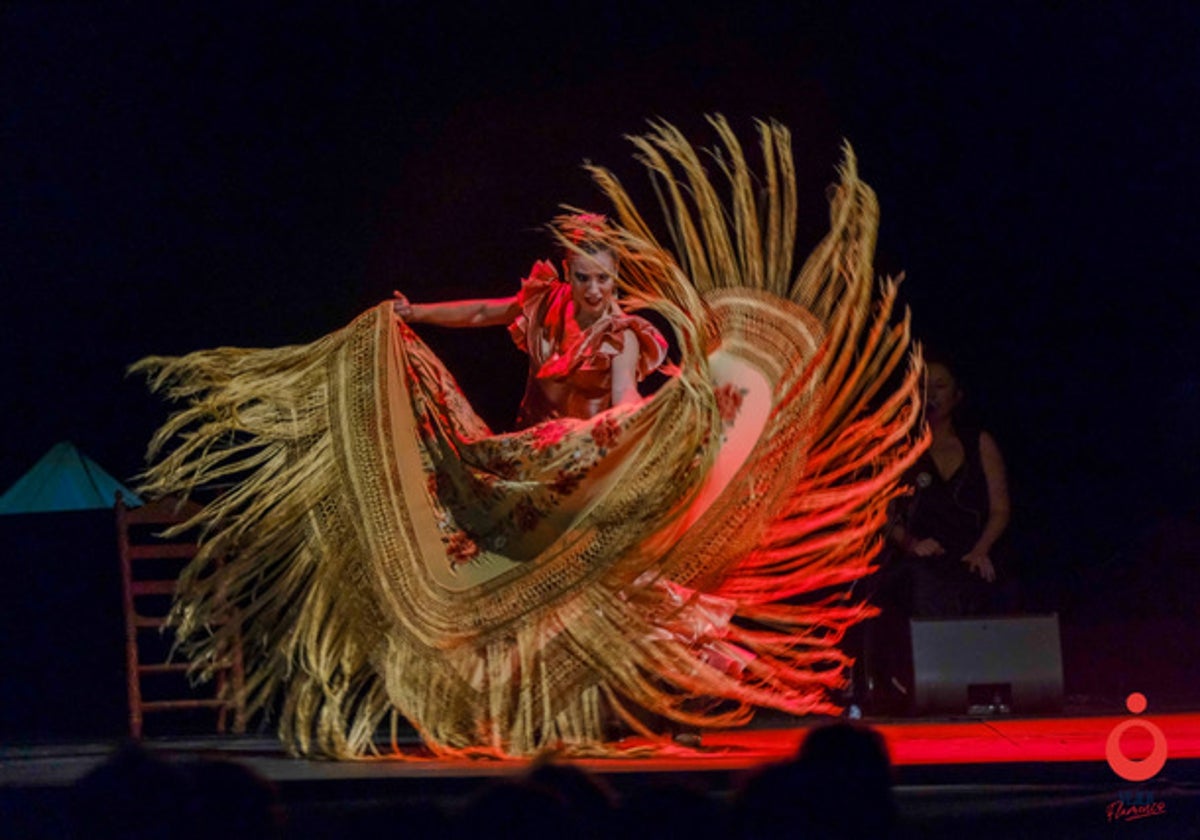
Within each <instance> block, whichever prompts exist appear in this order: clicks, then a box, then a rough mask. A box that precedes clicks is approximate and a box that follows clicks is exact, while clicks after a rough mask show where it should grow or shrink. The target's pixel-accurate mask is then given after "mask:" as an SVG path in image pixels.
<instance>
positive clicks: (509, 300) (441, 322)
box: [392, 291, 521, 327]
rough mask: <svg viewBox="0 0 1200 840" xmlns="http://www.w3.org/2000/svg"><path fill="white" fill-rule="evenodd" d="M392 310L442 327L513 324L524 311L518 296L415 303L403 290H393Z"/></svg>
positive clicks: (410, 319) (414, 320)
mask: <svg viewBox="0 0 1200 840" xmlns="http://www.w3.org/2000/svg"><path fill="white" fill-rule="evenodd" d="M392 298H393V300H392V310H393V311H394V312H395V313H396V314H397V315H399V316H400V317H401V318H403V319H404V320H405V321H406V322H407V323H410V324H434V325H435V326H439V327H499V326H505V325H507V324H511V323H512V322H513V319H515V318H516V317H517V315H518V314H520V311H521V308H520V306H519V305H518V304H517V296H516V295H513V296H512V297H505V298H481V299H479V300H451V301H443V302H441V303H412V302H410V301H409V299H408V298H407V297H405V296H404V295H403V294H401V293H400V292H396V291H394V292H392Z"/></svg>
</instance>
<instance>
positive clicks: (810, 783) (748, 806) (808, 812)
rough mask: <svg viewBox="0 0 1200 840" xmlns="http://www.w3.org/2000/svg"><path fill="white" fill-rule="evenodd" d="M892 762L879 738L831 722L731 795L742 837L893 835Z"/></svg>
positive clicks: (870, 839) (824, 839) (875, 838)
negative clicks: (734, 797) (791, 754)
mask: <svg viewBox="0 0 1200 840" xmlns="http://www.w3.org/2000/svg"><path fill="white" fill-rule="evenodd" d="M891 786H892V779H891V762H890V760H889V758H888V753H887V747H886V745H885V744H884V741H883V737H882V736H881V735H880V734H879V733H878V732H877V731H875V730H874V729H871V728H869V727H866V726H861V725H856V724H851V723H846V722H837V723H831V724H827V725H824V726H820V727H817V728H815V729H813V730H812V731H810V732H809V733H808V735H807V736H806V737H805V739H804V742H803V744H802V745H801V747H800V750H799V751H798V753H797V755H796V757H795V758H794V759H792V760H791V761H787V762H783V763H780V764H773V765H768V766H766V767H764V768H762V769H761V770H760V772H759V773H757V774H756V775H754V776H752V777H751V778H750V779H749V780H748V781H747V782H746V784H745V785H744V786H743V787H742V789H741V790H740V791H739V793H738V797H737V824H738V826H739V833H740V836H741V837H742V838H747V840H748V839H749V838H754V840H764V838H774V837H780V838H782V837H804V838H821V840H832V838H843V839H847V838H848V839H849V840H858V838H862V840H881V838H889V837H893V836H895V832H896V826H897V818H896V806H895V802H894V800H893V798H892V787H891Z"/></svg>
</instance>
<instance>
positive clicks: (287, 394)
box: [134, 117, 923, 758]
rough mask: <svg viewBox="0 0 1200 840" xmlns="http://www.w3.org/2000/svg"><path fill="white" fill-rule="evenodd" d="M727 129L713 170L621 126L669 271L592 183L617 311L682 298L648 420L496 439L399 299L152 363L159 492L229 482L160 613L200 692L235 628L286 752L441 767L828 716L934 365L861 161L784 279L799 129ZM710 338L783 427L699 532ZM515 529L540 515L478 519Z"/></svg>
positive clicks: (710, 445)
mask: <svg viewBox="0 0 1200 840" xmlns="http://www.w3.org/2000/svg"><path fill="white" fill-rule="evenodd" d="M712 125H713V126H714V128H715V130H716V132H717V135H718V137H719V138H720V140H721V143H722V146H721V147H720V148H719V149H717V150H713V152H712V160H713V161H715V166H716V169H717V171H718V172H719V174H720V178H721V180H720V181H719V182H716V181H714V180H713V179H712V178H711V177H710V175H709V173H708V172H707V170H706V169H705V166H704V163H703V160H702V157H701V155H700V153H698V152H697V151H696V150H695V149H694V148H693V147H692V146H691V145H690V144H689V143H688V142H687V141H686V139H685V138H684V137H683V136H682V134H681V133H680V132H679V131H678V130H677V129H675V128H674V127H673V126H671V125H669V124H667V123H663V122H658V123H653V124H652V125H651V128H650V131H649V132H648V133H647V134H646V135H644V136H640V137H634V138H631V139H632V141H633V143H634V145H635V147H636V149H637V155H638V159H639V160H641V162H642V163H643V165H644V166H645V167H646V169H647V171H648V172H649V173H650V174H651V177H652V180H653V183H654V185H655V189H656V191H657V194H658V195H659V198H660V201H661V203H662V207H663V210H664V215H665V216H666V220H667V227H668V230H669V235H670V237H671V240H672V242H673V243H674V255H672V253H671V252H669V251H668V250H667V249H666V248H664V247H663V246H661V245H660V244H659V243H658V242H657V240H656V239H655V237H654V235H653V233H652V231H651V229H650V227H649V225H647V224H646V222H645V220H644V219H643V217H642V216H641V214H640V213H639V211H638V209H637V208H636V206H635V205H634V203H633V201H632V200H631V199H630V197H629V195H628V194H627V193H626V192H625V190H624V189H623V188H622V187H621V185H620V183H619V181H618V180H617V179H616V177H615V176H613V175H612V174H611V173H610V172H608V171H607V170H604V169H601V168H596V167H593V168H592V169H591V172H592V174H593V176H594V178H595V180H596V182H597V184H598V185H599V187H600V188H601V190H602V191H603V192H604V193H605V194H606V195H607V196H608V198H609V199H610V200H611V201H612V204H613V205H614V207H615V208H616V215H617V218H618V219H619V222H620V227H619V228H617V229H614V230H613V231H612V232H611V244H612V246H613V248H614V249H615V250H617V251H618V253H619V254H620V258H621V263H622V269H623V276H622V278H621V284H622V288H623V290H624V291H625V293H626V295H627V299H628V300H629V301H630V305H633V306H648V307H652V308H655V309H657V310H658V311H660V312H661V313H663V315H664V317H666V318H667V320H668V321H669V322H670V324H671V326H672V328H673V329H674V330H675V332H676V335H677V338H678V342H679V345H680V347H681V351H682V359H681V364H680V368H681V371H680V375H679V376H678V377H676V378H674V379H672V380H671V381H670V382H669V383H668V384H667V385H665V386H664V387H663V388H662V389H661V390H660V391H659V393H658V394H657V395H656V396H655V397H654V398H653V399H650V400H647V401H646V402H644V403H643V404H642V405H640V406H638V407H636V408H633V409H625V408H622V409H619V410H615V411H614V412H607V413H605V414H603V415H601V416H599V417H597V418H593V419H592V420H590V421H571V422H568V423H565V424H560V426H559V427H555V429H553V431H554V434H555V435H561V438H557V437H556V438H554V440H552V441H550V442H547V439H546V438H545V437H539V435H545V434H547V433H548V431H550V430H547V429H540V428H539V427H535V428H534V429H532V430H526V431H524V432H520V433H514V434H510V435H493V434H492V433H491V432H490V430H488V429H487V427H486V426H485V425H484V424H483V422H482V421H481V420H480V419H479V418H478V417H477V416H476V415H475V414H474V413H473V412H472V411H471V410H470V407H469V405H467V404H466V402H465V400H464V399H463V398H462V397H461V394H459V393H458V390H457V386H456V385H455V383H454V381H453V378H452V377H451V376H450V374H449V373H448V372H447V371H446V370H445V369H444V367H442V366H441V364H440V362H439V361H438V360H437V359H436V358H435V357H434V356H433V354H432V353H431V352H430V351H429V350H428V348H426V347H425V346H424V345H423V344H422V343H421V342H420V340H419V339H417V338H416V336H415V335H413V334H412V332H411V331H410V330H408V329H407V327H405V326H404V325H402V324H399V323H397V322H396V320H395V319H394V317H393V316H392V314H391V310H390V304H387V303H385V304H383V305H381V306H380V307H377V308H376V309H374V310H372V311H370V312H367V313H364V314H363V315H362V316H360V317H359V318H358V319H357V320H355V321H354V322H353V323H351V324H350V325H349V326H347V327H345V328H344V329H342V330H340V331H338V332H336V333H334V334H332V335H330V336H327V337H325V338H323V339H320V340H319V341H317V342H314V343H312V344H310V345H306V346H298V347H285V348H279V349H264V350H243V349H233V348H221V349H216V350H209V351H201V352H198V353H192V354H189V355H187V356H184V357H181V358H160V357H155V358H150V359H145V360H143V361H141V362H139V363H138V364H137V365H135V366H134V370H136V371H139V372H143V373H145V374H147V375H148V376H149V378H150V384H151V387H152V388H153V389H155V390H157V391H161V392H163V393H165V394H166V395H167V396H168V397H169V398H171V399H173V400H176V401H179V402H182V403H183V404H184V407H183V408H182V409H181V410H180V411H179V412H178V413H176V414H175V415H174V416H173V417H171V418H170V420H168V422H167V423H166V424H165V425H164V426H163V428H162V429H161V430H159V432H158V433H157V434H156V435H155V438H154V440H153V441H152V444H151V457H152V458H154V457H158V460H157V461H155V462H154V463H153V465H152V466H150V467H149V468H148V469H147V471H146V473H145V475H144V482H143V487H142V489H143V490H144V491H145V492H147V493H149V494H151V495H156V494H166V493H185V494H186V493H187V492H190V491H193V490H195V489H197V488H200V487H203V486H205V485H207V484H211V483H213V482H218V481H228V480H231V479H233V480H236V483H235V484H234V486H233V489H231V490H229V491H227V492H225V493H223V494H222V495H220V496H219V497H218V498H217V499H216V500H215V501H213V502H211V503H209V504H208V505H206V506H205V508H204V509H203V511H202V512H201V513H199V514H198V515H197V516H196V518H195V519H194V520H193V521H192V522H191V523H188V525H186V526H183V527H192V528H197V529H199V532H200V533H201V535H202V549H201V552H200V555H199V556H198V557H197V560H196V561H195V562H194V563H193V564H192V565H191V566H190V567H189V568H188V569H187V571H186V572H185V575H184V577H183V579H182V580H181V587H180V596H179V599H178V601H177V603H176V606H175V610H174V613H173V620H174V622H175V624H176V627H177V630H178V633H179V636H180V638H181V639H183V642H182V648H183V650H184V652H185V653H186V654H187V655H188V656H190V657H191V658H192V660H193V663H194V669H195V673H196V674H197V675H199V676H201V677H202V676H204V675H205V674H206V673H207V672H209V671H211V667H212V663H214V662H218V661H221V660H223V659H224V658H225V656H226V654H228V653H229V651H230V648H231V646H232V645H234V644H237V639H238V637H239V636H240V637H241V639H242V640H243V644H244V645H245V651H244V658H245V661H246V664H247V675H248V682H247V689H246V690H247V696H246V698H245V702H246V705H247V707H248V709H249V710H250V711H251V712H254V711H265V712H270V713H278V715H279V721H278V723H279V731H280V735H281V737H282V738H283V739H284V741H285V742H287V743H288V744H289V745H291V746H292V747H293V748H294V749H296V750H297V751H298V752H300V753H304V754H321V755H327V756H332V757H338V758H352V757H361V756H366V755H371V754H374V753H376V752H377V751H378V749H379V747H378V744H377V741H376V735H377V733H378V731H379V729H380V727H381V726H382V725H383V724H384V722H385V721H390V723H391V725H392V727H393V730H394V728H395V725H396V723H397V721H398V719H399V718H400V717H402V718H404V719H406V720H408V721H409V722H411V724H412V725H413V726H415V727H416V728H417V729H418V731H419V732H420V733H421V735H422V737H423V738H424V739H425V741H426V743H427V744H428V745H429V747H430V748H431V749H432V750H434V751H435V752H437V753H439V754H442V755H479V756H487V755H491V756H505V755H532V754H536V753H538V752H541V751H546V750H560V749H565V750H567V751H568V752H571V753H573V754H579V755H585V754H586V755H594V754H608V753H611V752H613V751H615V750H618V749H619V748H618V747H614V746H613V745H610V744H608V743H607V742H606V741H605V735H606V731H607V730H608V729H609V728H610V727H611V726H612V724H613V723H614V721H624V723H625V725H627V726H629V727H631V728H632V729H634V730H635V731H639V732H642V733H643V734H646V735H653V727H652V726H650V725H649V724H648V723H647V714H650V715H662V716H665V717H668V718H671V719H673V720H676V721H679V722H683V723H688V724H692V725H697V726H733V725H739V724H742V723H745V722H746V721H747V720H748V719H749V717H750V716H751V714H752V712H753V709H754V708H757V707H764V706H765V707H773V708H778V709H783V710H786V711H789V712H793V713H797V714H799V713H805V712H814V711H831V710H833V709H834V708H835V706H834V703H833V702H832V700H831V699H830V691H831V690H832V689H835V688H837V687H838V686H840V685H841V684H842V683H843V680H844V673H845V669H846V666H847V665H848V664H849V661H850V660H849V657H848V656H847V655H846V654H845V653H843V652H842V651H841V649H840V647H839V644H840V642H841V640H842V638H843V636H844V634H845V632H846V630H847V629H848V628H849V627H850V626H852V625H853V623H854V622H856V621H858V620H860V619H861V618H863V617H864V616H865V615H868V614H869V613H870V607H869V606H867V605H864V604H862V603H860V602H859V601H856V600H854V599H852V598H850V597H849V596H848V595H847V594H846V593H847V589H848V585H849V584H850V583H851V582H853V581H854V580H857V579H859V578H861V577H862V576H864V575H866V574H869V573H870V571H871V570H872V561H873V558H874V556H875V554H876V553H877V550H878V547H879V536H878V535H879V534H880V532H881V529H882V526H883V523H884V517H885V511H886V507H887V505H888V503H889V501H890V500H891V499H892V498H893V497H894V495H895V494H896V492H897V486H898V480H899V477H900V475H901V473H902V472H903V470H904V469H905V468H906V467H907V466H908V465H909V464H911V462H912V461H913V460H914V459H915V457H916V455H917V454H918V452H919V447H920V445H921V444H922V443H923V441H914V440H913V438H912V432H913V430H914V428H915V427H916V424H917V417H918V407H919V406H918V370H919V360H918V359H917V358H916V357H915V356H911V357H910V356H909V355H908V351H907V348H908V344H909V325H908V319H907V317H904V318H902V319H901V320H900V322H899V323H898V324H894V323H893V312H894V309H895V305H896V292H897V289H896V284H895V283H894V282H891V281H887V282H884V283H883V284H882V286H881V287H879V289H878V290H877V289H876V281H875V278H874V276H873V273H872V272H873V268H872V264H871V257H872V253H873V249H874V243H875V232H876V229H877V225H878V207H877V204H876V201H875V198H874V195H873V193H872V192H871V191H870V189H869V188H868V187H867V186H866V185H865V184H863V183H862V182H861V181H859V180H858V174H857V170H856V166H855V160H854V156H853V154H852V152H851V151H850V149H849V147H847V148H846V152H845V161H844V163H843V165H842V167H841V170H840V182H839V184H838V186H837V188H836V192H835V194H834V196H833V200H832V203H831V229H830V232H829V234H828V236H826V237H825V239H824V240H823V241H822V242H821V244H820V245H819V246H818V247H817V248H816V249H815V251H814V252H813V254H812V255H811V256H810V257H809V259H808V260H807V261H806V262H805V263H804V265H803V266H802V267H801V268H800V270H799V272H798V273H797V274H795V275H794V276H793V274H792V272H793V270H794V269H793V254H794V249H795V233H796V218H795V217H796V196H795V176H794V166H793V162H792V157H791V148H790V137H789V134H788V132H787V130H786V129H785V128H784V127H782V126H780V125H778V124H775V123H760V124H759V125H758V133H759V143H760V148H761V150H762V154H763V158H764V161H765V173H764V175H763V176H762V178H761V179H756V177H755V175H754V173H753V172H752V171H751V169H750V167H749V165H748V164H747V162H746V159H745V155H744V153H743V151H742V149H741V147H740V145H739V143H738V141H737V138H736V136H735V135H734V133H733V131H732V130H731V129H730V127H729V126H728V124H727V123H726V122H725V121H724V120H723V119H722V118H720V117H714V118H713V119H712ZM759 185H761V186H759ZM723 191H725V192H726V193H727V197H722V192H723ZM760 208H761V209H760ZM716 350H721V351H723V352H728V353H733V354H734V355H736V356H737V357H738V358H741V359H744V360H746V361H747V363H748V364H750V365H751V366H752V367H753V368H754V369H755V370H758V371H760V372H761V374H762V376H763V377H764V378H765V381H766V382H767V383H768V384H769V388H770V397H771V400H770V410H769V411H768V412H767V414H766V416H765V417H764V418H763V428H762V432H761V434H760V435H759V436H758V439H757V441H756V442H754V444H753V446H752V448H751V449H750V450H749V453H748V455H747V456H746V458H745V461H744V463H742V464H741V466H740V467H739V468H737V470H736V472H735V473H734V474H733V475H732V476H731V477H730V478H729V479H728V483H727V485H726V486H725V487H724V489H723V490H721V491H720V492H719V493H718V494H717V495H716V496H715V497H714V498H712V499H709V500H707V501H706V502H705V504H706V505H707V507H705V508H704V509H703V510H702V512H701V513H700V514H698V515H697V516H696V517H695V518H694V521H692V520H687V519H686V517H687V516H688V515H689V511H690V510H691V509H692V506H693V505H694V504H697V499H698V498H700V495H699V494H701V488H702V486H704V481H705V478H706V477H707V476H708V475H709V472H710V471H711V470H712V468H713V464H714V463H715V461H716V459H717V457H718V453H719V451H720V448H721V445H722V443H721V438H722V435H723V429H724V426H723V420H722V417H721V410H720V404H719V396H718V394H717V393H716V391H715V389H714V384H713V381H712V378H711V374H710V370H709V356H710V354H711V353H712V352H714V351H716ZM906 359H907V370H906V371H904V370H901V368H903V367H904V365H905V362H906ZM160 453H165V454H162V455H161V457H159V455H160ZM585 462H586V463H587V464H588V465H589V466H588V469H589V470H590V472H587V474H586V478H585V479H583V480H582V484H579V486H578V487H577V486H576V484H577V483H578V482H577V481H576V479H578V478H579V477H580V476H582V475H583V473H581V472H580V471H579V470H580V469H581V467H580V464H583V463H585ZM564 482H565V483H564ZM522 512H524V513H522ZM522 516H524V517H526V518H528V517H529V516H533V517H534V518H533V519H532V520H530V522H531V524H530V527H531V528H532V530H529V529H527V528H526V529H524V530H522V528H516V527H515V526H513V527H512V528H510V529H509V530H507V531H505V530H495V529H493V530H492V531H489V530H488V529H489V528H493V526H495V528H496V529H499V528H501V526H502V525H503V526H504V527H508V525H506V524H505V523H512V522H516V521H520V520H521V517H522ZM543 523H545V524H543ZM685 524H686V527H684V526H685ZM464 552H465V553H464ZM217 557H221V558H227V562H225V563H224V564H222V565H221V566H220V567H219V568H216V569H215V570H214V565H213V564H212V561H213V560H214V559H215V558H217ZM464 557H465V558H466V559H465V560H464V559H462V558H464ZM679 587H685V588H686V589H683V590H680V589H679ZM680 591H683V592H685V593H691V594H690V595H686V597H684V600H683V602H682V603H681V602H680V601H679V597H680V596H679V592H680ZM713 597H715V598H717V599H721V602H722V603H727V604H731V605H732V607H731V611H732V620H731V621H730V622H729V623H728V626H727V627H725V628H723V629H722V630H721V631H720V632H717V631H716V630H715V629H712V628H710V630H711V632H709V633H708V635H707V636H705V637H704V638H700V639H697V638H690V637H687V636H686V634H682V633H680V632H679V631H678V629H677V627H678V625H679V624H680V622H681V621H682V622H686V621H688V620H689V619H690V618H691V617H692V616H693V615H694V614H695V613H696V611H697V610H700V609H701V608H702V607H703V606H704V604H705V599H706V598H713ZM230 603H233V604H236V605H237V606H238V608H239V610H238V615H239V616H240V618H239V623H238V626H237V627H236V628H235V627H233V626H232V625H230V624H229V623H228V622H227V621H225V620H224V618H225V616H226V615H227V606H228V605H229V604H230ZM714 645H725V646H726V647H727V648H728V646H733V647H734V648H735V649H736V650H738V651H740V652H741V654H743V664H742V667H741V670H740V671H739V670H731V669H729V668H728V667H723V666H721V665H720V664H719V663H717V662H716V661H714V660H711V659H710V658H709V653H710V652H711V651H712V650H714V649H715V648H714Z"/></svg>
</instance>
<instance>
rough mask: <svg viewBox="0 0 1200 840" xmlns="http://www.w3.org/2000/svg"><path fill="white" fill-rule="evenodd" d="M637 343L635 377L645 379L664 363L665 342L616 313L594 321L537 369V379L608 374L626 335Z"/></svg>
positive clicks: (639, 321)
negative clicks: (629, 334) (628, 333)
mask: <svg viewBox="0 0 1200 840" xmlns="http://www.w3.org/2000/svg"><path fill="white" fill-rule="evenodd" d="M627 331H628V332H632V333H633V337H634V338H635V339H636V340H637V343H638V362H637V378H638V380H639V381H641V380H642V379H644V378H645V377H646V376H648V375H649V374H650V373H652V372H653V371H655V370H657V369H658V368H659V367H661V366H662V364H663V362H665V361H666V360H667V340H666V339H665V338H663V335H662V333H660V332H659V331H658V329H657V328H656V327H655V326H654V325H653V324H651V323H650V322H649V321H647V320H646V319H645V318H641V317H639V316H637V315H627V314H625V313H623V312H616V313H614V314H612V315H608V316H606V317H604V318H602V319H601V320H599V321H597V322H596V323H595V324H594V325H592V327H591V328H590V329H588V330H587V331H586V332H584V333H582V334H581V335H580V336H579V338H578V339H577V340H576V341H574V342H572V343H571V344H570V346H567V347H564V348H562V352H561V353H560V354H558V355H557V356H555V357H553V358H551V359H550V360H549V361H547V362H546V363H545V364H544V365H542V367H541V369H540V370H538V374H537V375H538V378H539V379H558V380H565V379H568V378H572V377H573V376H575V375H578V374H585V375H588V374H591V375H597V374H598V375H607V374H608V373H609V371H611V369H612V360H613V357H614V356H616V355H618V354H619V353H620V352H621V350H622V348H623V347H624V346H625V333H626V332H627Z"/></svg>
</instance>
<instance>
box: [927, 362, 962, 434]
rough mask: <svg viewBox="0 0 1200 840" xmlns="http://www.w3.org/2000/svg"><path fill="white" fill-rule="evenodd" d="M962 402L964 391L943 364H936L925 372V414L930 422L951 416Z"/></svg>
mask: <svg viewBox="0 0 1200 840" xmlns="http://www.w3.org/2000/svg"><path fill="white" fill-rule="evenodd" d="M961 400H962V391H960V390H959V389H958V383H957V382H955V381H954V374H952V373H951V372H950V369H949V368H947V367H946V366H945V365H943V364H939V363H937V362H934V363H933V364H931V365H929V367H928V368H926V371H925V413H926V416H928V417H929V419H930V420H940V419H944V418H946V417H949V416H951V415H952V414H953V413H954V409H955V408H956V407H957V406H958V404H959V402H960V401H961Z"/></svg>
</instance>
